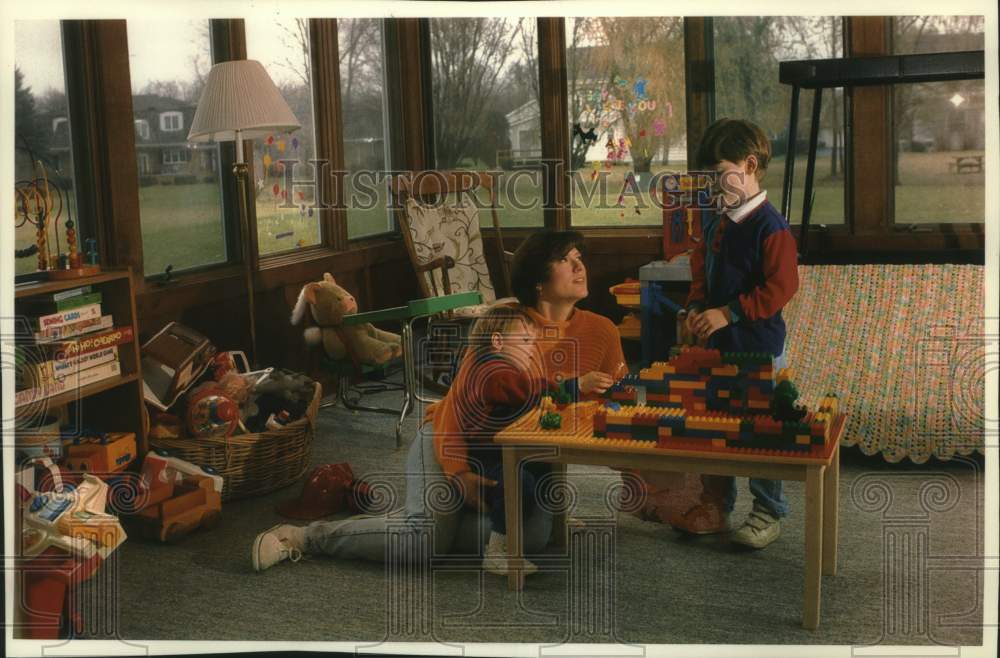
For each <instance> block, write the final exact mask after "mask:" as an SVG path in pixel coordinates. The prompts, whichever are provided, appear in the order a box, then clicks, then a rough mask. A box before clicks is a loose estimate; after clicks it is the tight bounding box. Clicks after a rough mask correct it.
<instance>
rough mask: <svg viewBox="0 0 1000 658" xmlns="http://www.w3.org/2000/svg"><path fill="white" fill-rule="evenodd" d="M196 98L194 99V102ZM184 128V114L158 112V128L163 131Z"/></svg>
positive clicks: (174, 130) (169, 131) (167, 131)
mask: <svg viewBox="0 0 1000 658" xmlns="http://www.w3.org/2000/svg"><path fill="white" fill-rule="evenodd" d="M197 102H198V99H195V103H197ZM183 129H184V115H183V114H182V113H181V112H162V113H160V130H161V131H162V132H165V133H173V132H177V131H179V130H183Z"/></svg>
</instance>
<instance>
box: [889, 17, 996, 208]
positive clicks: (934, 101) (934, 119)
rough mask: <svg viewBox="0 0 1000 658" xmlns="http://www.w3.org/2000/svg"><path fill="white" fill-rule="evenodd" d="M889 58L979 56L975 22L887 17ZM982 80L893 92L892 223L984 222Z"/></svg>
mask: <svg viewBox="0 0 1000 658" xmlns="http://www.w3.org/2000/svg"><path fill="white" fill-rule="evenodd" d="M890 20H891V22H892V53H893V54H899V55H903V54H914V53H934V52H948V51H959V50H982V49H983V44H984V39H983V17H982V16H893V17H891V18H890ZM984 82H985V81H984V80H959V81H955V82H933V83H926V84H916V85H894V86H893V87H892V107H893V113H892V117H893V133H894V135H893V137H894V139H893V145H894V149H893V154H894V157H893V162H892V165H891V166H892V167H893V190H894V204H893V205H894V207H895V222H896V223H897V224H904V225H907V224H922V223H928V222H948V223H954V222H977V223H982V222H984V221H985V214H986V213H985V202H986V189H985V178H984V170H985V167H984V159H985V158H984V156H985V141H986V124H985V121H986V111H985V103H986V100H985V94H984Z"/></svg>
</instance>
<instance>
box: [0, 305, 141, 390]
mask: <svg viewBox="0 0 1000 658" xmlns="http://www.w3.org/2000/svg"><path fill="white" fill-rule="evenodd" d="M17 313H18V314H19V315H21V316H26V317H27V321H28V323H29V324H30V326H31V331H32V336H31V338H32V339H33V340H31V341H29V342H30V344H29V345H24V346H21V347H22V349H19V350H18V368H17V386H16V388H17V389H18V390H17V393H16V396H15V398H16V406H20V405H23V404H27V403H29V402H33V401H37V400H41V399H44V398H48V397H51V396H53V395H57V394H59V393H63V392H65V391H68V390H73V389H77V388H81V387H84V386H87V385H90V384H94V383H96V382H100V381H102V380H105V379H108V378H111V377H115V376H117V375H119V374H121V362H120V360H119V355H118V348H119V346H120V345H122V344H125V343H129V342H131V341H132V340H133V339H134V336H133V335H132V327H131V326H124V327H118V328H116V327H115V326H114V322H113V318H112V316H111V315H110V314H103V313H102V310H101V292H100V291H99V290H96V291H95V290H93V288H92V287H91V286H83V287H80V288H73V289H71V290H64V291H61V292H57V293H52V294H47V295H36V296H33V297H30V298H27V299H24V300H18V304H17Z"/></svg>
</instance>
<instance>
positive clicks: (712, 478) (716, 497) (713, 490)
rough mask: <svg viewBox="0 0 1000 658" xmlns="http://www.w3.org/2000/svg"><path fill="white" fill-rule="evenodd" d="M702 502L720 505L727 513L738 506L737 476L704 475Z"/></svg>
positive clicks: (702, 478)
mask: <svg viewBox="0 0 1000 658" xmlns="http://www.w3.org/2000/svg"><path fill="white" fill-rule="evenodd" d="M701 486H702V491H701V502H703V503H715V504H717V505H720V506H721V507H722V509H723V511H725V512H726V513H727V514H728V513H730V512H732V511H733V507H735V506H736V478H734V477H732V476H729V475H702V476H701Z"/></svg>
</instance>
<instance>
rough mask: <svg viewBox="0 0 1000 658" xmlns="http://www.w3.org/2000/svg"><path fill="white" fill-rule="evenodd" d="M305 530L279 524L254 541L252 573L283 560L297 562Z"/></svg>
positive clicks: (304, 538) (251, 552)
mask: <svg viewBox="0 0 1000 658" xmlns="http://www.w3.org/2000/svg"><path fill="white" fill-rule="evenodd" d="M305 543H306V533H305V528H299V527H297V526H293V525H286V524H279V525H276V526H274V527H273V528H270V529H269V530H265V531H264V532H262V533H260V534H259V535H257V538H256V539H254V542H253V548H251V549H250V560H251V561H252V562H253V570H254V571H263V570H264V569H269V568H271V567H273V566H274V565H276V564H277V563H279V562H281V561H283V560H291V561H292V562H298V561H299V560H301V559H302V551H303V549H304V548H305Z"/></svg>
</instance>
